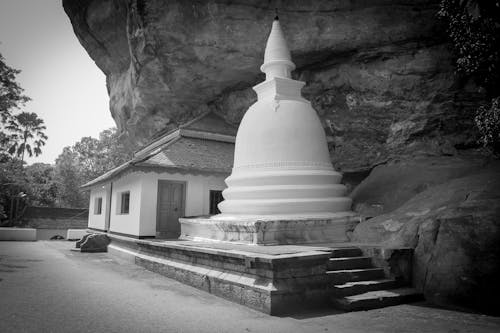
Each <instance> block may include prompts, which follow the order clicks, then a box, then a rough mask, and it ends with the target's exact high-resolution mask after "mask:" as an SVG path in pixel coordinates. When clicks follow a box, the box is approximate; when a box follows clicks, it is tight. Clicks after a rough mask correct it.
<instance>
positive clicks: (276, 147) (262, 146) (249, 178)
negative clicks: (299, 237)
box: [219, 19, 351, 217]
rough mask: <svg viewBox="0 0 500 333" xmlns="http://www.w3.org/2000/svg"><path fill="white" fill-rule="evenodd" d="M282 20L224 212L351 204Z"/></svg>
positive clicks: (326, 209) (332, 208)
mask: <svg viewBox="0 0 500 333" xmlns="http://www.w3.org/2000/svg"><path fill="white" fill-rule="evenodd" d="M294 69H295V64H294V63H293V62H292V59H291V55H290V50H289V49H288V46H287V43H286V40H285V36H284V33H283V30H282V29H281V26H280V21H279V20H278V19H275V20H274V21H273V24H272V29H271V33H270V34H269V38H268V40H267V44H266V50H265V53H264V63H263V65H262V66H261V71H262V72H264V73H265V74H266V80H265V81H264V82H262V83H260V84H258V85H256V86H255V87H254V90H255V91H256V93H257V96H258V100H257V102H256V103H254V104H253V105H252V106H251V107H250V108H249V109H248V111H247V112H246V114H245V116H244V117H243V120H242V121H241V124H240V127H239V129H238V134H237V137H236V144H235V156H234V165H233V170H232V174H231V176H229V177H228V178H227V179H226V183H227V185H228V188H227V189H226V190H225V191H224V192H223V196H224V199H225V201H223V202H221V203H220V204H219V209H220V210H221V212H222V216H243V215H245V216H263V215H265V216H269V215H276V216H278V215H279V216H281V215H293V216H300V217H304V216H317V215H320V216H325V215H332V214H336V213H339V212H347V211H349V210H350V206H351V199H349V198H347V197H344V196H343V195H344V193H345V186H344V185H341V184H340V180H341V174H340V173H338V172H336V171H335V170H334V169H333V166H332V164H331V161H330V155H329V152H328V147H327V143H326V136H325V132H324V130H323V127H322V125H321V122H320V120H319V118H318V115H317V114H316V111H314V109H313V108H312V107H311V104H310V103H309V101H307V100H306V99H304V98H303V97H302V95H301V89H302V87H303V86H304V84H305V83H304V82H300V81H296V80H293V79H292V78H291V72H292V71H293V70H294Z"/></svg>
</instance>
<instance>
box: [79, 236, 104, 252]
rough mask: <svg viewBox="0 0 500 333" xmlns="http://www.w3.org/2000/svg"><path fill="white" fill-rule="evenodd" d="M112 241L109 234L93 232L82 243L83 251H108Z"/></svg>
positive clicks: (81, 249) (81, 248)
mask: <svg viewBox="0 0 500 333" xmlns="http://www.w3.org/2000/svg"><path fill="white" fill-rule="evenodd" d="M110 242H111V240H110V239H109V237H108V236H106V235H103V234H91V235H89V236H88V237H86V238H85V241H83V242H82V243H81V244H80V251H81V252H108V245H109V243H110Z"/></svg>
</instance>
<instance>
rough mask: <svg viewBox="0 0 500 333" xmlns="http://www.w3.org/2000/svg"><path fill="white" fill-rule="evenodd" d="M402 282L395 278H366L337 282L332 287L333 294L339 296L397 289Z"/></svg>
mask: <svg viewBox="0 0 500 333" xmlns="http://www.w3.org/2000/svg"><path fill="white" fill-rule="evenodd" d="M399 286H400V283H399V282H398V281H396V280H394V279H380V280H366V281H356V282H346V283H343V284H336V285H334V286H333V287H332V295H333V296H337V297H342V296H351V295H357V294H363V293H366V292H368V291H375V290H381V289H395V288H397V287H399Z"/></svg>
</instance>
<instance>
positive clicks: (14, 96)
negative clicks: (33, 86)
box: [0, 54, 30, 123]
mask: <svg viewBox="0 0 500 333" xmlns="http://www.w3.org/2000/svg"><path fill="white" fill-rule="evenodd" d="M20 72H21V71H19V70H17V69H13V68H12V67H9V66H8V65H7V64H5V60H4V57H3V56H2V55H1V54H0V122H1V123H5V122H7V121H8V120H9V119H10V117H11V116H12V112H13V110H14V109H18V108H20V107H21V106H22V105H24V103H26V102H28V101H29V100H30V99H29V97H27V96H25V95H23V89H22V88H21V86H19V84H18V83H17V82H16V76H17V74H19V73H20Z"/></svg>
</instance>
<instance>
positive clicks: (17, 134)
mask: <svg viewBox="0 0 500 333" xmlns="http://www.w3.org/2000/svg"><path fill="white" fill-rule="evenodd" d="M6 128H7V129H8V130H10V131H11V132H12V134H11V138H12V142H13V144H12V145H11V147H10V148H9V154H11V155H17V157H19V156H21V161H24V154H25V152H27V153H28V155H29V156H30V157H32V156H33V153H34V154H35V156H38V155H40V154H41V153H42V149H41V147H42V146H44V145H45V140H47V138H48V137H47V136H46V135H45V133H44V132H43V131H44V130H45V129H47V128H46V127H45V125H43V120H42V119H40V118H38V116H37V114H36V113H33V112H31V113H29V112H22V113H20V114H18V115H15V116H13V117H12V118H11V119H10V120H9V123H8V125H7V126H6ZM31 141H33V144H34V147H32V145H31V144H30V142H31Z"/></svg>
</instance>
